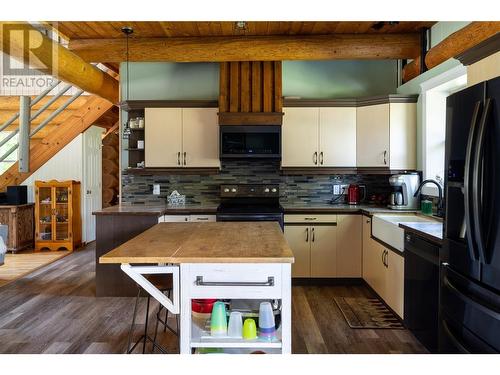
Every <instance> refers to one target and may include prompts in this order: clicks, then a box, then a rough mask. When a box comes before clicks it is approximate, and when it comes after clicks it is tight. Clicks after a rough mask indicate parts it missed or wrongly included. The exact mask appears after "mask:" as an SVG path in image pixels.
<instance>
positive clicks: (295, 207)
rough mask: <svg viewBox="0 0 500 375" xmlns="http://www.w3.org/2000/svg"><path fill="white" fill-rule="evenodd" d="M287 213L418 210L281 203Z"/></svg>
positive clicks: (360, 205) (371, 213)
mask: <svg viewBox="0 0 500 375" xmlns="http://www.w3.org/2000/svg"><path fill="white" fill-rule="evenodd" d="M281 205H282V206H283V208H284V209H285V214H293V213H318V214H320V213H354V214H356V213H362V214H366V215H373V214H376V213H412V212H417V211H416V210H408V211H397V210H391V209H390V208H388V207H385V206H374V205H369V204H358V205H349V204H329V203H281Z"/></svg>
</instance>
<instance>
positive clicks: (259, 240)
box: [99, 222, 294, 264]
mask: <svg viewBox="0 0 500 375" xmlns="http://www.w3.org/2000/svg"><path fill="white" fill-rule="evenodd" d="M293 262H294V257H293V253H292V250H291V249H290V247H289V246H288V243H287V242H286V240H285V237H284V236H283V233H282V231H281V228H280V226H279V224H278V223H274V222H252V223H242V222H239V223H238V222H211V223H159V224H156V225H154V226H153V227H151V228H150V229H148V230H146V231H145V232H143V233H141V234H139V235H138V236H136V237H134V238H132V239H131V240H129V241H127V242H125V243H124V244H122V245H120V246H119V247H117V248H115V249H113V250H111V251H110V252H108V253H106V254H104V255H103V256H101V257H100V258H99V263H148V264H157V263H174V264H180V263H293Z"/></svg>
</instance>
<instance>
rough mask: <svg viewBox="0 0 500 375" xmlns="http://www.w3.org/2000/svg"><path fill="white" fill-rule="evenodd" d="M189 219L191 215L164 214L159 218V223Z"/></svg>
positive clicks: (181, 221)
mask: <svg viewBox="0 0 500 375" xmlns="http://www.w3.org/2000/svg"><path fill="white" fill-rule="evenodd" d="M189 220H190V216H189V215H162V216H160V217H159V218H158V222H159V223H186V222H188V221H189Z"/></svg>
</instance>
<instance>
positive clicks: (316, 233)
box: [310, 224, 337, 277]
mask: <svg viewBox="0 0 500 375" xmlns="http://www.w3.org/2000/svg"><path fill="white" fill-rule="evenodd" d="M310 243H311V277H337V251H336V244H337V226H336V225H334V224H326V225H314V226H312V227H311V238H310Z"/></svg>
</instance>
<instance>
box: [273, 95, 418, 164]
mask: <svg viewBox="0 0 500 375" xmlns="http://www.w3.org/2000/svg"><path fill="white" fill-rule="evenodd" d="M416 101H417V97H416V96H402V95H389V96H384V97H376V98H367V99H352V100H349V99H344V100H314V101H313V100H289V101H285V108H284V117H283V130H282V144H283V154H282V161H281V166H282V167H284V168H287V167H296V168H297V167H298V168H300V167H330V168H355V167H359V168H367V167H368V168H387V169H391V170H414V169H416V167H417V160H416V159H417V155H416V153H417V152H416V139H417V136H416V132H417V118H416V116H417V115H416Z"/></svg>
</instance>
